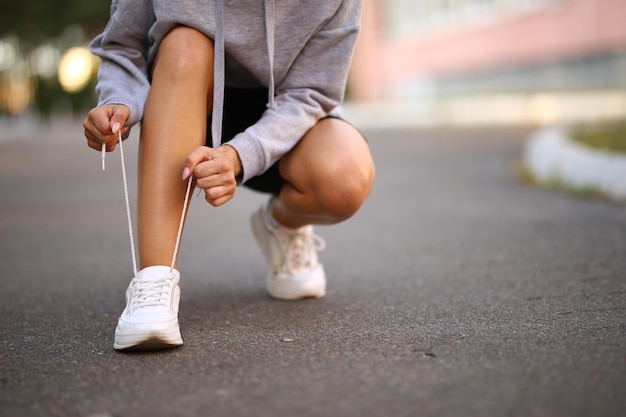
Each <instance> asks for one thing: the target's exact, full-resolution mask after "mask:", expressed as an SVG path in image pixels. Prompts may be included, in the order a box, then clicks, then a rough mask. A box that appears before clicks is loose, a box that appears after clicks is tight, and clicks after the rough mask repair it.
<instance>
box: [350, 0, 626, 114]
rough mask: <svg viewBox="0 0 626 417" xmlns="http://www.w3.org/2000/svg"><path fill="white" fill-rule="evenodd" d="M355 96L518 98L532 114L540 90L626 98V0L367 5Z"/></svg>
mask: <svg viewBox="0 0 626 417" xmlns="http://www.w3.org/2000/svg"><path fill="white" fill-rule="evenodd" d="M348 91H349V98H350V100H351V101H353V102H360V103H367V102H380V101H385V100H396V101H397V100H404V101H405V102H406V101H409V102H411V101H415V100H418V99H425V98H428V99H431V100H432V99H433V98H442V97H450V96H455V97H459V96H463V95H464V96H466V97H468V96H472V95H473V96H476V95H483V96H485V95H494V94H503V93H508V94H515V95H516V97H518V98H519V97H522V98H523V100H525V101H524V103H522V104H521V105H523V106H524V108H526V107H527V104H528V103H527V101H528V99H529V94H532V93H537V92H542V93H554V94H557V95H558V94H561V93H565V92H567V93H569V94H572V93H576V92H578V93H582V92H586V93H591V92H593V94H596V97H597V95H598V94H599V92H602V93H603V94H604V93H607V94H609V95H610V94H613V96H612V97H613V101H615V99H616V97H617V99H616V100H617V101H618V102H619V101H620V100H622V101H623V97H624V94H623V93H624V92H626V1H625V0H445V1H444V0H366V1H365V2H364V11H363V30H362V34H361V37H360V39H359V43H358V45H357V50H356V52H355V57H354V61H353V67H352V72H351V76H350V83H349V90H348ZM616 92H617V93H618V96H615V93H616ZM535 98H537V97H535ZM539 101H540V103H539V107H542V106H543V107H544V108H545V107H546V106H547V107H550V106H552V107H555V106H556V104H554V103H552V104H550V103H547V104H546V100H543V101H541V100H539ZM622 105H623V106H626V103H625V104H619V103H618V106H617V107H618V109H617V110H616V109H613V110H612V111H613V112H615V111H619V106H622ZM613 107H615V106H613ZM544 110H545V109H544ZM544 113H545V111H544ZM552 113H554V109H552ZM544 116H545V115H544Z"/></svg>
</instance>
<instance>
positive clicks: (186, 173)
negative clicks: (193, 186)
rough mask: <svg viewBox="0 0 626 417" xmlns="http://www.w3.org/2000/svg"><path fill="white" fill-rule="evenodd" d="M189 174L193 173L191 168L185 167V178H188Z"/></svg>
mask: <svg viewBox="0 0 626 417" xmlns="http://www.w3.org/2000/svg"><path fill="white" fill-rule="evenodd" d="M189 174H191V169H190V168H189V167H185V169H183V179H184V180H186V179H187V178H188V177H189Z"/></svg>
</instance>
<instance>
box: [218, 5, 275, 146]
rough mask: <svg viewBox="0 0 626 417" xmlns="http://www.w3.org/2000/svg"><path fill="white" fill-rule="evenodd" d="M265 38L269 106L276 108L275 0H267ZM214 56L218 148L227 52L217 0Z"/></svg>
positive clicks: (221, 10) (221, 15)
mask: <svg viewBox="0 0 626 417" xmlns="http://www.w3.org/2000/svg"><path fill="white" fill-rule="evenodd" d="M264 8H265V40H266V46H267V55H268V59H269V83H268V93H267V108H268V109H272V110H276V108H277V107H276V101H275V100H274V94H275V85H274V45H275V42H274V32H275V13H276V3H275V0H265V1H264ZM213 48H214V56H213V111H212V121H211V136H212V138H213V147H214V148H218V147H219V146H220V145H221V144H222V118H223V116H224V86H225V78H226V75H225V73H224V70H225V60H226V58H225V52H224V3H223V1H222V0H215V40H214V46H213Z"/></svg>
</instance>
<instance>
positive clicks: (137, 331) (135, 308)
mask: <svg viewBox="0 0 626 417" xmlns="http://www.w3.org/2000/svg"><path fill="white" fill-rule="evenodd" d="M179 280H180V274H179V273H178V271H177V270H175V269H174V270H172V271H171V272H170V267H169V266H150V267H148V268H144V269H142V270H141V271H139V273H138V274H137V276H136V277H135V278H133V279H132V280H131V281H130V284H129V285H128V289H127V290H126V308H125V309H124V311H123V312H122V315H121V316H120V318H119V320H118V322H117V328H116V329H115V343H114V344H113V347H114V348H115V349H117V350H126V349H129V350H130V349H137V350H144V349H163V348H170V347H175V346H180V345H182V344H183V339H182V338H181V336H180V328H179V326H178V304H179V302H180V287H179V286H178V281H179Z"/></svg>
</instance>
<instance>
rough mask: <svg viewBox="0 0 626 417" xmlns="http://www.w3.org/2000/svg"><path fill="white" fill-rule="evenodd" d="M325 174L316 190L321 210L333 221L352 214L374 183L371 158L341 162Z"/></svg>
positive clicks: (344, 218)
mask: <svg viewBox="0 0 626 417" xmlns="http://www.w3.org/2000/svg"><path fill="white" fill-rule="evenodd" d="M344 162H345V161H344ZM327 174H328V177H327V178H326V179H325V180H324V181H323V182H322V184H324V185H322V186H321V187H320V188H319V192H318V202H319V204H320V206H322V207H323V211H325V212H326V213H327V215H328V216H330V217H332V218H333V219H334V220H335V221H343V220H346V219H348V218H350V217H352V216H354V215H355V214H356V212H357V211H358V210H359V209H360V208H361V206H362V205H363V203H364V202H365V199H366V198H367V196H368V195H369V194H370V192H371V190H372V187H373V184H374V177H375V170H374V164H373V163H372V161H371V159H366V160H357V161H353V163H352V164H350V163H348V164H342V165H341V166H340V167H337V168H336V169H333V170H331V171H330V172H328V173H327Z"/></svg>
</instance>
